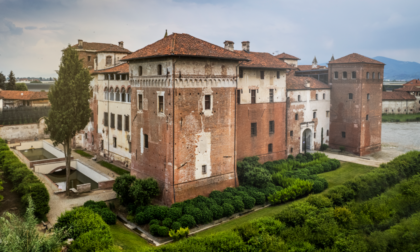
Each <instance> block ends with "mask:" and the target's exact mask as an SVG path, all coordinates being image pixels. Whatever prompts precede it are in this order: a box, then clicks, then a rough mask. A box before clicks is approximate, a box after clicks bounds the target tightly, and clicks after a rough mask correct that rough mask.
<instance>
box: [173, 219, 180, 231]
mask: <svg viewBox="0 0 420 252" xmlns="http://www.w3.org/2000/svg"><path fill="white" fill-rule="evenodd" d="M180 228H181V223H179V222H178V221H174V222H173V223H172V226H171V229H172V230H175V231H176V230H178V229H180Z"/></svg>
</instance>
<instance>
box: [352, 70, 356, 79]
mask: <svg viewBox="0 0 420 252" xmlns="http://www.w3.org/2000/svg"><path fill="white" fill-rule="evenodd" d="M351 78H352V79H356V71H353V72H351Z"/></svg>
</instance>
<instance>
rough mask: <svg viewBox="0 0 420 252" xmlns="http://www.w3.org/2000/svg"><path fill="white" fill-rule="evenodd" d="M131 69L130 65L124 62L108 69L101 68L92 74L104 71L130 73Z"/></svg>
mask: <svg viewBox="0 0 420 252" xmlns="http://www.w3.org/2000/svg"><path fill="white" fill-rule="evenodd" d="M129 70H130V67H129V66H128V63H124V64H121V65H118V66H115V67H111V68H107V69H101V70H96V71H94V72H93V73H92V74H104V73H120V74H122V73H128V72H129Z"/></svg>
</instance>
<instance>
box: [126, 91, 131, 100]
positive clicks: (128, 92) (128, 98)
mask: <svg viewBox="0 0 420 252" xmlns="http://www.w3.org/2000/svg"><path fill="white" fill-rule="evenodd" d="M127 102H131V88H128V89H127Z"/></svg>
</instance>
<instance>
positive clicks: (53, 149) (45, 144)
mask: <svg viewBox="0 0 420 252" xmlns="http://www.w3.org/2000/svg"><path fill="white" fill-rule="evenodd" d="M42 148H44V149H45V150H46V151H48V152H49V153H51V154H53V155H54V156H56V157H57V158H64V157H65V155H64V153H63V152H62V151H61V150H59V149H58V148H56V147H54V145H52V144H50V143H48V142H46V141H42Z"/></svg>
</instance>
